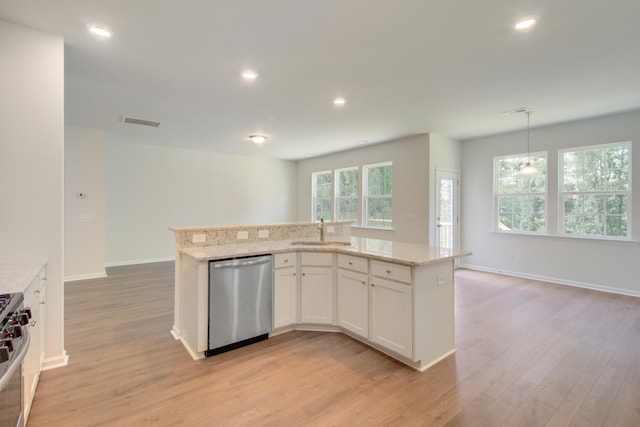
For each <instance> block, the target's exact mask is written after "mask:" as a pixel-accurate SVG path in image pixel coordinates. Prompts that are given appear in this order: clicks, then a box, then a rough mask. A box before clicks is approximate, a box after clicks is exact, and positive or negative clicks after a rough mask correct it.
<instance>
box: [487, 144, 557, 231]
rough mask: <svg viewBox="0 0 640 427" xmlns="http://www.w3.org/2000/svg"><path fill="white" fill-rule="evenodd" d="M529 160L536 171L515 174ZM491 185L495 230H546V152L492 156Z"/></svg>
mask: <svg viewBox="0 0 640 427" xmlns="http://www.w3.org/2000/svg"><path fill="white" fill-rule="evenodd" d="M529 161H531V164H532V165H533V166H534V167H535V168H536V169H538V171H539V173H538V174H536V175H529V176H520V175H518V171H519V170H520V169H521V168H522V167H523V166H524V165H525V164H526V163H527V162H529ZM494 186H495V187H494V188H495V192H494V200H495V206H496V219H495V221H496V223H495V228H496V230H498V231H517V232H525V233H544V232H545V231H546V201H547V153H546V152H539V153H531V154H529V155H524V154H520V155H515V156H505V157H497V158H495V159H494Z"/></svg>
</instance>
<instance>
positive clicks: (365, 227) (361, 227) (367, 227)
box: [351, 225, 396, 231]
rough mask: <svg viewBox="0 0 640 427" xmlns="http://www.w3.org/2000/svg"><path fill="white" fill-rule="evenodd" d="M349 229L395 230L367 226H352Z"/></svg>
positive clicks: (392, 229) (393, 229)
mask: <svg viewBox="0 0 640 427" xmlns="http://www.w3.org/2000/svg"><path fill="white" fill-rule="evenodd" d="M351 228H360V229H363V230H379V231H396V230H395V228H382V227H371V226H369V225H352V226H351Z"/></svg>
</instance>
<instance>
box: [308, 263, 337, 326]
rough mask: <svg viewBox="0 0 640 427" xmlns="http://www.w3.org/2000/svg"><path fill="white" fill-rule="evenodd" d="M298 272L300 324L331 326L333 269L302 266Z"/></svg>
mask: <svg viewBox="0 0 640 427" xmlns="http://www.w3.org/2000/svg"><path fill="white" fill-rule="evenodd" d="M300 271H301V276H302V277H301V278H300V320H301V322H302V323H321V324H333V267H306V266H303V267H302V268H301V269H300Z"/></svg>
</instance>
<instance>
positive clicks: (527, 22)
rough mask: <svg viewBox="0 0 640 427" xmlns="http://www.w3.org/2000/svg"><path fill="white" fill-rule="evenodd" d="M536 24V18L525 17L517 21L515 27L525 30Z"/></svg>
mask: <svg viewBox="0 0 640 427" xmlns="http://www.w3.org/2000/svg"><path fill="white" fill-rule="evenodd" d="M534 25H536V20H535V18H523V19H520V20H519V21H517V22H516V23H515V24H514V25H513V28H514V29H516V30H518V31H523V30H527V29H529V28H531V27H533V26H534Z"/></svg>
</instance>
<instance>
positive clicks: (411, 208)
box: [297, 135, 430, 244]
mask: <svg viewBox="0 0 640 427" xmlns="http://www.w3.org/2000/svg"><path fill="white" fill-rule="evenodd" d="M388 160H391V161H393V228H394V229H393V230H375V229H367V228H357V227H354V228H352V231H351V234H352V235H353V236H359V237H371V238H379V239H386V240H397V241H403V242H410V243H422V244H427V243H428V242H429V188H430V187H429V135H418V136H413V137H408V138H403V139H398V140H395V141H390V142H387V143H384V144H377V145H371V146H366V147H362V148H358V149H354V150H349V151H343V152H340V153H335V154H330V155H327V156H320V157H314V158H311V159H305V160H300V161H298V176H297V181H298V192H297V194H298V197H297V204H298V220H300V221H310V220H311V173H313V172H317V171H322V170H328V169H338V168H344V167H349V166H359V165H365V164H370V163H377V162H384V161H388Z"/></svg>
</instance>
